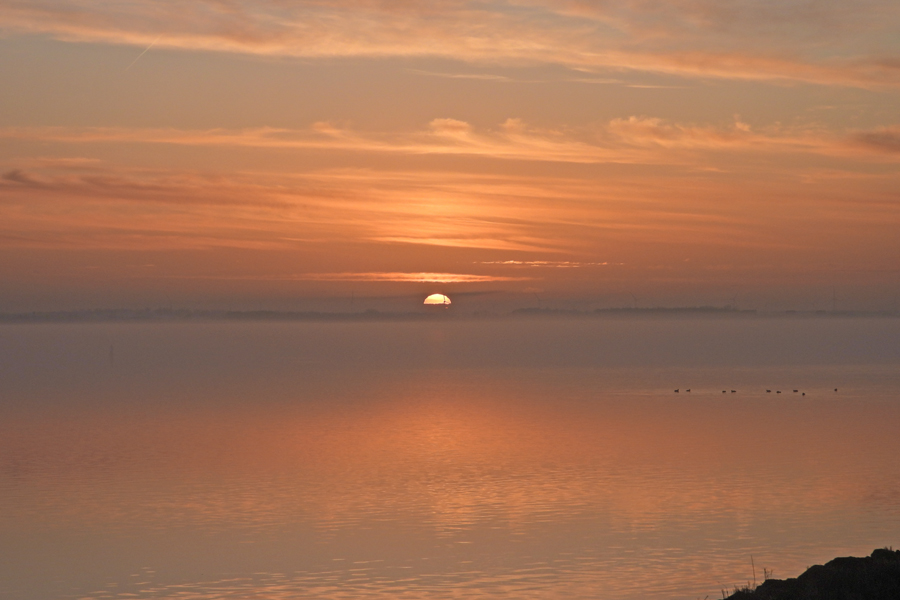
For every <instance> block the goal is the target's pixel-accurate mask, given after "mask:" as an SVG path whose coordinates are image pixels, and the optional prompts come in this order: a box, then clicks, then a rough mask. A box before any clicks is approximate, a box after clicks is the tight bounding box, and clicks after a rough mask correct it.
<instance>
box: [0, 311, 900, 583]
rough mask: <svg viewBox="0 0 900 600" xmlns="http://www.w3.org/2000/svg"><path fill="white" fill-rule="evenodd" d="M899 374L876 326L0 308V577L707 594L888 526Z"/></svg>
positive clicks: (896, 535)
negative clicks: (67, 320)
mask: <svg viewBox="0 0 900 600" xmlns="http://www.w3.org/2000/svg"><path fill="white" fill-rule="evenodd" d="M898 367H900V322H898V321H897V320H887V319H883V320H863V319H847V320H837V319H834V320H830V319H807V320H802V319H797V320H787V319H731V320H727V319H726V320H715V319H706V320H698V319H683V320H653V319H644V320H639V319H633V320H597V321H531V322H514V321H485V322H477V321H472V322H462V323H454V322H446V323H357V324H338V323H293V324H277V323H268V324H170V325H159V324H156V325H134V324H131V325H29V326H10V325H7V326H3V327H0V597H2V598H9V599H23V600H24V599H28V600H31V599H35V600H36V599H55V598H91V599H100V598H109V599H125V598H162V599H168V598H172V599H175V598H178V599H197V600H212V599H220V598H221V599H232V598H233V599H250V598H254V599H257V598H267V599H276V600H277V599H282V598H284V599H286V598H323V599H332V598H363V599H365V598H385V599H387V598H438V599H439V598H473V599H481V598H541V599H556V598H566V599H581V598H598V599H607V598H608V599H638V598H648V599H657V598H673V599H695V598H703V597H704V596H707V595H709V597H711V598H713V597H721V590H722V589H723V588H728V589H730V588H731V587H732V586H734V585H744V584H746V583H747V582H748V581H750V582H752V579H753V568H754V566H755V569H756V577H757V579H758V580H761V579H762V573H763V568H766V569H768V570H769V571H772V570H774V573H775V576H779V577H787V576H796V575H797V574H798V573H799V572H801V571H802V570H803V569H805V568H806V567H807V566H808V565H811V564H813V563H817V562H819V563H821V562H824V561H826V560H829V559H830V558H832V557H834V556H838V555H849V554H855V555H863V554H868V553H869V552H871V550H872V549H873V548H876V547H881V546H886V545H893V546H894V547H897V546H900V460H898V458H897V457H898V456H900V436H898V435H897V432H898V431H900V368H898ZM835 387H837V388H838V389H839V391H838V392H834V391H833V389H834V388H835ZM675 388H679V389H680V390H681V392H679V393H678V394H675V393H674V391H673V390H674V389H675ZM687 388H690V389H691V392H690V393H688V392H687V391H686V389H687ZM767 388H768V389H771V390H772V393H771V394H767V393H766V389H767ZM732 389H734V390H736V391H735V392H734V393H732V392H731V390H732ZM794 389H797V390H799V391H798V392H797V393H794V392H793V391H792V390H794ZM722 390H727V392H726V393H725V394H723V393H722ZM776 390H781V392H782V393H781V394H776V393H775V391H776ZM803 392H805V393H806V395H805V396H802V395H801V394H802V393H803ZM751 556H752V560H753V563H752V564H751Z"/></svg>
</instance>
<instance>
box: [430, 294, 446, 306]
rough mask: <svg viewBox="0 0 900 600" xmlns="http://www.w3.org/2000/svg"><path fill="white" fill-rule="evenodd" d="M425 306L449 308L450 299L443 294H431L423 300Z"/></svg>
mask: <svg viewBox="0 0 900 600" xmlns="http://www.w3.org/2000/svg"><path fill="white" fill-rule="evenodd" d="M425 305H426V306H449V305H450V298H448V297H447V296H445V295H443V294H431V295H430V296H428V297H427V298H425Z"/></svg>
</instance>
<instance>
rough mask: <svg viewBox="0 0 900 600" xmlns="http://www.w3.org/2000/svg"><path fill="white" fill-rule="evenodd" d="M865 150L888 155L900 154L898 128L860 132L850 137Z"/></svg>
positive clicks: (899, 130)
mask: <svg viewBox="0 0 900 600" xmlns="http://www.w3.org/2000/svg"><path fill="white" fill-rule="evenodd" d="M852 139H853V140H855V141H857V142H859V144H860V145H862V146H864V147H866V148H872V149H875V150H878V151H881V152H886V153H889V154H895V153H900V127H880V128H878V129H875V130H872V131H860V132H858V133H856V134H855V135H853V136H852Z"/></svg>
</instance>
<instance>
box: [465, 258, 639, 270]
mask: <svg viewBox="0 0 900 600" xmlns="http://www.w3.org/2000/svg"><path fill="white" fill-rule="evenodd" d="M476 264H479V265H500V266H506V267H538V268H552V269H578V268H581V267H608V266H610V265H616V266H621V265H622V264H623V263H611V262H608V261H604V262H579V261H574V260H485V261H479V262H478V263H476Z"/></svg>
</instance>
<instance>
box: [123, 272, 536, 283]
mask: <svg viewBox="0 0 900 600" xmlns="http://www.w3.org/2000/svg"><path fill="white" fill-rule="evenodd" d="M138 277H142V278H145V277H152V278H168V279H214V280H220V281H360V282H395V283H491V282H499V281H530V280H531V279H532V278H531V277H506V276H502V275H473V274H470V273H405V272H344V273H295V274H291V275H178V276H165V275H163V276H159V275H138Z"/></svg>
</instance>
